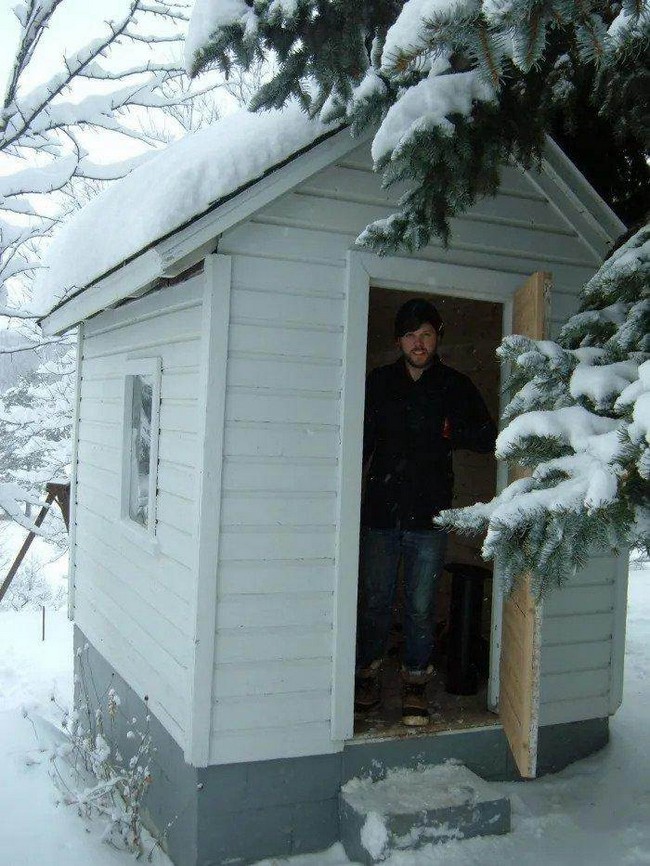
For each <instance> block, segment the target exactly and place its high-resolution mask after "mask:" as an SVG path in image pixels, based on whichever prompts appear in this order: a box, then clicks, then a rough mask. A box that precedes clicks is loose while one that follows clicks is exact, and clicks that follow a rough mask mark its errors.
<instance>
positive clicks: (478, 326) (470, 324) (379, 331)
mask: <svg viewBox="0 0 650 866" xmlns="http://www.w3.org/2000/svg"><path fill="white" fill-rule="evenodd" d="M424 296H426V297H427V298H428V299H429V300H430V301H431V302H432V303H433V304H435V306H436V307H437V309H438V310H439V312H440V313H441V315H442V318H443V321H444V322H445V336H444V338H443V340H442V342H441V344H440V347H439V355H440V357H441V359H442V361H443V362H444V363H446V364H448V365H450V366H451V367H454V368H455V369H457V370H459V371H461V372H463V373H465V374H466V375H468V376H469V377H470V378H471V380H472V381H473V382H474V384H475V385H476V386H477V388H478V389H479V391H480V392H481V394H482V395H483V398H484V400H485V402H486V404H487V406H488V408H489V410H490V413H491V415H492V417H493V418H494V419H495V420H496V419H497V418H498V417H499V407H500V374H501V370H500V365H499V362H498V358H497V356H496V349H497V346H498V345H499V343H500V342H501V336H502V328H503V307H502V305H501V304H499V303H495V302H490V301H483V300H475V299H469V298H462V297H455V296H451V295H442V294H441V295H434V294H430V293H426V292H422V291H419V292H411V291H400V290H396V289H384V288H371V290H370V303H369V313H368V343H367V355H366V372H367V373H368V372H370V371H371V370H373V369H374V368H375V367H378V366H381V365H383V364H389V363H391V362H393V361H394V360H395V359H396V358H397V357H398V355H399V352H398V350H397V348H396V347H395V343H394V339H393V322H394V318H395V313H396V311H397V309H398V308H399V307H400V306H401V305H402V304H403V303H404V302H405V301H407V300H409V299H410V298H412V297H424ZM496 470H497V465H496V460H495V459H494V456H493V455H485V454H475V453H472V452H469V451H455V452H454V476H455V484H454V502H453V505H454V506H460V505H471V504H473V503H474V502H477V501H485V500H487V499H490V498H491V497H492V496H493V495H494V493H495V492H496V484H497V478H496ZM480 545H481V542H480V540H479V539H468V538H466V537H460V536H458V535H456V534H454V533H452V534H451V535H450V538H449V546H448V550H447V556H446V561H447V562H448V563H464V564H467V565H474V566H482V567H483V568H486V563H485V562H484V561H483V560H482V559H481V556H480ZM489 571H490V573H489V575H487V576H486V578H485V580H483V582H482V594H481V598H480V601H479V602H478V607H479V608H480V611H479V612H478V620H479V622H478V626H477V628H478V630H479V632H480V634H479V637H478V640H477V641H476V642H475V651H476V665H477V671H478V682H477V691H476V693H475V694H471V695H458V694H451V693H450V692H448V691H447V686H448V650H449V648H450V647H452V648H453V647H457V646H458V642H457V640H456V638H457V637H458V635H457V634H455V633H453V631H450V629H452V627H453V626H452V620H453V617H450V611H451V596H452V575H451V573H450V572H448V571H446V570H445V572H444V573H443V574H442V576H441V578H440V580H439V583H438V603H437V616H436V626H435V649H434V657H433V665H434V675H433V678H432V680H431V682H430V683H429V685H428V687H427V697H428V700H429V709H430V713H431V721H430V723H429V724H428V725H427V726H426V727H422V728H407V727H405V726H403V725H402V724H401V682H400V676H399V665H400V655H401V643H402V631H401V620H402V617H401V607H402V590H401V581H400V583H399V584H398V589H397V592H396V599H395V604H394V610H393V626H392V631H391V639H390V644H389V648H388V652H387V656H386V658H385V661H384V668H383V674H382V704H381V707H380V708H379V709H378V710H376V711H373V712H372V713H369V714H367V715H360V716H355V725H354V735H355V738H361V739H366V738H375V737H387V736H389V737H407V736H417V735H420V736H422V735H430V734H432V733H438V732H442V731H450V730H457V729H465V728H472V727H481V726H485V725H494V724H497V723H498V717H497V716H496V715H495V714H494V713H493V712H490V711H489V709H488V678H489V670H490V653H491V652H493V651H494V650H493V646H492V644H493V629H492V594H493V581H492V576H491V569H490V570H489ZM456 600H457V601H458V599H456Z"/></svg>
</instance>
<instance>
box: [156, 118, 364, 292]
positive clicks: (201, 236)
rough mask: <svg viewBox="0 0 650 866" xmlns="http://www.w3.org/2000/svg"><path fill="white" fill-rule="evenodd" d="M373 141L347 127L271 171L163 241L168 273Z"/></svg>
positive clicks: (160, 247) (189, 262) (188, 264)
mask: <svg viewBox="0 0 650 866" xmlns="http://www.w3.org/2000/svg"><path fill="white" fill-rule="evenodd" d="M370 138H372V133H371V132H368V133H366V134H364V135H362V136H359V138H353V137H352V135H351V134H350V130H349V129H348V128H345V129H342V130H340V132H337V133H336V134H335V135H332V136H331V137H330V138H326V139H325V140H324V141H321V142H320V143H319V144H317V145H315V146H314V147H312V148H310V149H309V150H307V151H305V152H304V153H302V154H301V155H300V156H297V157H295V158H294V159H292V160H291V161H290V162H287V163H286V164H285V165H283V166H282V168H279V169H276V170H274V171H272V172H271V173H270V174H268V175H267V176H266V177H264V178H262V179H261V180H259V181H258V182H257V183H254V184H252V185H251V186H250V187H248V188H247V189H245V190H243V191H242V192H241V193H240V194H239V195H235V196H233V198H232V199H230V200H229V201H227V202H225V203H224V204H223V205H221V206H220V207H218V208H215V210H214V211H211V212H210V213H207V214H205V215H204V216H202V217H199V219H196V220H194V221H193V222H192V223H191V224H190V225H188V226H186V227H185V228H184V229H181V230H180V231H177V232H175V233H174V234H173V235H171V236H170V237H168V238H167V239H165V240H163V241H161V242H160V243H159V244H157V245H156V251H157V252H158V254H159V256H160V258H161V259H162V261H163V263H164V267H165V273H166V274H167V275H169V276H172V277H173V276H175V275H176V274H178V273H180V272H181V271H183V270H185V269H186V268H188V267H191V266H192V265H193V264H195V263H196V262H197V261H200V259H202V258H204V256H205V254H206V252H208V250H206V244H207V245H210V244H213V243H214V239H215V238H216V237H218V236H219V235H221V234H223V232H225V231H227V230H228V229H230V228H232V227H233V226H235V225H237V224H238V223H240V222H242V221H243V220H245V219H247V218H248V217H250V216H252V215H253V214H254V213H256V212H257V211H259V210H261V209H262V208H263V207H264V206H265V205H267V204H269V203H270V202H272V201H275V200H276V199H278V198H280V196H282V195H284V194H285V193H287V192H289V190H291V189H293V188H294V187H295V186H297V185H298V184H299V183H301V182H302V181H303V180H306V178H308V177H310V176H311V175H313V174H316V172H318V171H320V170H321V169H323V168H326V167H327V166H328V165H331V164H332V163H333V162H335V161H336V160H337V159H340V158H341V157H343V156H345V155H346V154H347V153H349V152H350V151H352V150H355V149H356V148H357V147H359V146H360V145H361V144H363V143H364V141H367V140H369V139H370Z"/></svg>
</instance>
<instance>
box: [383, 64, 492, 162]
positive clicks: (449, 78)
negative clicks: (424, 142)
mask: <svg viewBox="0 0 650 866" xmlns="http://www.w3.org/2000/svg"><path fill="white" fill-rule="evenodd" d="M439 73H440V69H439V67H438V66H434V67H433V68H432V70H431V72H430V73H429V76H428V77H427V78H424V79H423V80H422V81H420V82H419V83H418V84H416V85H415V86H414V87H410V88H409V89H408V90H405V91H404V93H403V94H402V96H401V98H400V99H398V101H397V102H395V103H393V105H392V106H391V107H390V109H389V110H388V113H387V114H386V117H385V118H384V121H383V123H382V124H381V126H380V127H379V130H378V131H377V134H376V135H375V137H374V140H373V142H372V158H373V160H374V161H375V164H376V165H383V164H385V162H386V161H387V160H388V159H395V158H396V157H398V156H399V155H400V152H401V150H402V149H403V148H404V147H405V146H406V145H408V143H409V142H410V140H411V138H412V137H413V135H414V134H416V133H421V132H423V131H424V130H430V129H432V128H438V129H439V130H440V131H441V132H443V133H445V134H447V135H451V134H452V133H453V131H454V123H453V122H452V121H451V120H450V119H449V117H450V116H451V115H464V116H467V115H469V113H470V112H471V110H472V106H473V104H474V102H476V101H480V102H490V101H491V100H492V99H494V95H495V94H494V89H493V88H492V87H491V86H490V85H489V84H487V83H486V82H485V81H483V79H482V78H481V77H480V76H479V75H478V73H477V72H475V71H474V72H458V73H450V74H448V75H441V74H439Z"/></svg>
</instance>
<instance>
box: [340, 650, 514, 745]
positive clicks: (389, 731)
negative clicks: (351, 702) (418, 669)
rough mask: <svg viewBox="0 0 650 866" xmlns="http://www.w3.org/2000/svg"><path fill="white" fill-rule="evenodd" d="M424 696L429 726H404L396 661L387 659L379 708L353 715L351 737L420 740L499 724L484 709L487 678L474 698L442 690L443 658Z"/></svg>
mask: <svg viewBox="0 0 650 866" xmlns="http://www.w3.org/2000/svg"><path fill="white" fill-rule="evenodd" d="M427 697H428V699H429V712H430V714H431V719H430V721H429V724H428V725H426V726H424V727H417V728H409V727H406V726H405V725H403V724H402V722H401V707H402V702H401V680H400V676H399V664H398V661H397V659H395V658H390V657H389V658H388V659H387V660H386V662H385V663H384V670H383V676H382V703H381V707H379V708H378V709H377V710H375V711H373V712H372V713H366V714H364V715H358V714H355V717H354V738H355V739H358V740H366V739H376V738H384V737H390V738H404V737H417V736H420V737H421V736H430V735H431V734H437V733H441V732H443V731H456V730H467V729H469V728H479V727H487V726H494V725H498V724H499V717H498V715H496V714H495V713H492V712H490V711H489V710H488V709H487V679H484V680H483V681H482V682H481V683H480V684H479V690H478V692H477V694H475V695H450V694H448V692H447V691H446V690H445V664H444V659H442V660H441V664H440V667H439V669H437V670H436V671H435V672H434V675H433V677H432V679H431V682H430V683H429V684H428V686H427Z"/></svg>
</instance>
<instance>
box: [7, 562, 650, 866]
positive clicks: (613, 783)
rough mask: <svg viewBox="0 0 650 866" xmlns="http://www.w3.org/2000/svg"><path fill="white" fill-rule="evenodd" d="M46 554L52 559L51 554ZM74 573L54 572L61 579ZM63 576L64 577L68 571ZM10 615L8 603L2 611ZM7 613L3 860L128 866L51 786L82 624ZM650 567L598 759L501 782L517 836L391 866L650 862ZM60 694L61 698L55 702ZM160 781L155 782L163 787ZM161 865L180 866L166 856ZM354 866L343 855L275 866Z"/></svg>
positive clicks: (29, 865)
mask: <svg viewBox="0 0 650 866" xmlns="http://www.w3.org/2000/svg"><path fill="white" fill-rule="evenodd" d="M40 552H41V554H43V555H45V553H46V551H44V550H41V551H40ZM62 567H63V565H62V564H61V563H59V564H58V566H56V565H54V566H51V567H50V568H51V570H50V576H49V579H50V580H51V581H53V582H54V583H55V584H56V583H57V582H58V581H59V580H60V572H61V568H62ZM57 569H58V570H57ZM5 607H6V606H5V605H3V608H5ZM45 627H46V631H45V640H44V641H43V640H42V639H41V635H42V632H41V629H42V620H41V612H40V611H39V610H26V609H23V610H20V611H14V610H10V609H0V743H1V745H0V750H1V751H2V757H1V761H2V767H3V780H2V781H3V783H2V785H1V786H0V814H1V815H2V816H3V820H2V824H1V826H2V829H1V830H0V852H1V854H0V862H1V863H2V866H63V864H66V866H120V864H122V866H126V864H127V863H128V862H129V861H130V860H132V859H133V858H132V855H129V854H126V853H123V852H120V851H117V850H115V849H113V848H111V847H110V846H109V845H107V844H105V843H103V842H102V841H101V835H102V831H103V829H104V828H103V825H102V823H101V821H100V820H98V819H95V820H92V821H87V820H84V819H82V818H80V817H79V816H78V815H77V814H76V811H75V810H74V809H73V808H70V807H64V806H57V805H56V799H57V794H56V791H55V788H54V786H53V784H52V782H51V780H50V778H49V775H48V768H49V760H48V749H49V744H50V743H51V731H50V729H49V727H48V724H47V723H53V724H55V725H56V724H58V723H59V722H60V720H61V711H60V709H59V708H58V707H59V706H68V705H69V704H70V701H71V696H72V627H71V624H70V623H69V622H68V620H67V618H66V612H65V608H60V609H58V610H56V611H54V610H51V609H50V610H48V611H47V613H46V619H45ZM649 668H650V566H648V565H645V566H633V568H632V571H631V574H630V589H629V614H628V634H627V654H626V669H625V670H626V674H625V676H626V679H625V696H624V700H623V706H622V708H621V709H620V710H619V712H618V713H617V714H616V716H615V717H614V718H613V719H612V722H611V742H610V744H609V745H608V746H607V748H605V749H604V750H603V751H602V752H600V753H599V754H597V755H595V756H593V757H591V758H589V759H587V760H584V761H579V762H578V763H576V764H574V765H573V766H571V767H569V768H568V769H566V770H565V771H564V772H562V773H559V774H557V775H555V776H547V777H545V778H542V779H539V780H537V781H535V782H532V783H508V784H503V785H500V786H499V787H501V788H502V789H503V790H504V791H505V792H507V793H508V794H509V795H510V797H511V800H512V804H513V810H514V816H513V832H512V833H511V834H510V835H508V836H506V837H500V838H491V839H487V838H486V839H474V840H467V841H463V842H451V843H449V844H447V845H442V846H428V847H426V848H423V849H421V850H420V851H419V852H417V853H401V854H395V855H393V857H392V858H391V859H390V860H388V861H386V862H387V864H388V866H430V864H431V866H434V864H436V866H437V864H440V866H442V864H444V866H479V864H480V866H497V864H499V866H510V864H511V866H527V864H530V866H533V864H535V866H539V864H548V866H565V864H566V866H568V864H571V866H573V864H575V863H576V862H578V863H580V862H584V863H588V864H589V866H641V864H650V727H649V726H648V706H649V704H650V678H649V677H648V670H649ZM52 696H54V697H55V698H56V701H55V702H54V701H52V700H51V698H52ZM154 784H155V781H154ZM152 860H153V862H154V863H156V864H158V866H171V864H170V861H169V860H168V859H167V858H166V856H165V855H164V854H163V853H162V852H161V851H160V850H159V849H156V850H155V851H154V852H153V856H152ZM280 864H291V866H347V864H348V860H347V858H346V857H345V855H344V853H343V850H342V848H341V847H340V846H338V845H336V846H334V847H333V848H331V849H330V850H329V851H326V852H322V853H319V854H313V855H308V856H302V857H295V858H292V859H291V860H290V861H287V860H278V859H272V860H267V861H264V866H280Z"/></svg>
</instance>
